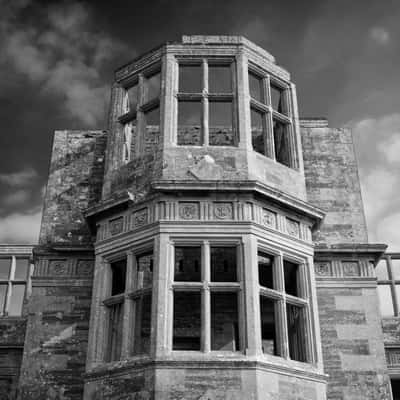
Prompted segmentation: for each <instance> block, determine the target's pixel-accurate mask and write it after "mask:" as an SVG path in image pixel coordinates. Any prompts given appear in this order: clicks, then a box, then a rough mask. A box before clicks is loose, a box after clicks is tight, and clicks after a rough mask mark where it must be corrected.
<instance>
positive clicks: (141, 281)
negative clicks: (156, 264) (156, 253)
mask: <svg viewBox="0 0 400 400" xmlns="http://www.w3.org/2000/svg"><path fill="white" fill-rule="evenodd" d="M136 265H137V288H138V289H142V288H150V287H152V285H153V253H148V254H141V255H138V256H137V257H136Z"/></svg>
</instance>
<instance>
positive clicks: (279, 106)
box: [271, 84, 287, 115]
mask: <svg viewBox="0 0 400 400" xmlns="http://www.w3.org/2000/svg"><path fill="white" fill-rule="evenodd" d="M284 96H285V90H284V89H282V88H280V87H279V86H276V85H274V84H271V106H272V108H273V109H274V110H275V111H278V112H280V113H281V114H285V115H286V114H287V111H286V104H285V97H284Z"/></svg>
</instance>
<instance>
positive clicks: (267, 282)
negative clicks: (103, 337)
mask: <svg viewBox="0 0 400 400" xmlns="http://www.w3.org/2000/svg"><path fill="white" fill-rule="evenodd" d="M258 282H259V284H260V286H264V287H267V288H270V289H273V288H274V257H273V256H271V255H269V254H266V253H262V252H259V253H258Z"/></svg>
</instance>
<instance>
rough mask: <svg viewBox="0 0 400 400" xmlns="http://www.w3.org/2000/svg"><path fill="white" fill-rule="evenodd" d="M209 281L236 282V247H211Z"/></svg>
mask: <svg viewBox="0 0 400 400" xmlns="http://www.w3.org/2000/svg"><path fill="white" fill-rule="evenodd" d="M210 252H211V281H213V282H237V273H236V271H237V265H236V247H214V246H213V247H211V249H210Z"/></svg>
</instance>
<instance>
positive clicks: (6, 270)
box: [0, 258, 11, 280]
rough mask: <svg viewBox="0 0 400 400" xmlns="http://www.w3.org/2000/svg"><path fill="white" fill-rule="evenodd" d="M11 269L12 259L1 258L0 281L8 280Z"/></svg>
mask: <svg viewBox="0 0 400 400" xmlns="http://www.w3.org/2000/svg"><path fill="white" fill-rule="evenodd" d="M10 269H11V258H0V279H4V280H8V277H9V275H10Z"/></svg>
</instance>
